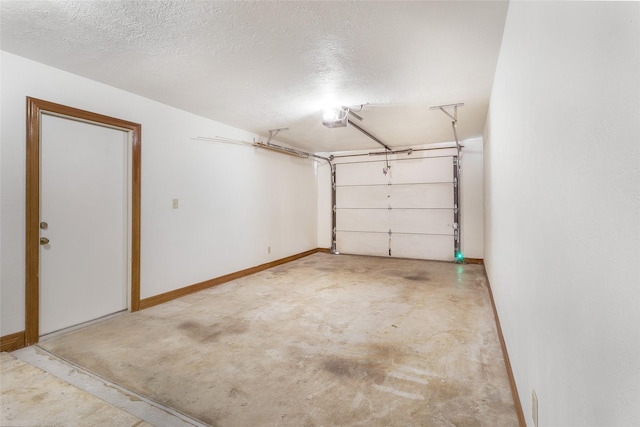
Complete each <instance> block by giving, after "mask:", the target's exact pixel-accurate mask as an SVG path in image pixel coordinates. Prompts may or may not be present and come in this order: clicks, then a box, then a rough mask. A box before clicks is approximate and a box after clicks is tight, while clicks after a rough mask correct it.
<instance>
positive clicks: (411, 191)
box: [389, 183, 453, 208]
mask: <svg viewBox="0 0 640 427" xmlns="http://www.w3.org/2000/svg"><path fill="white" fill-rule="evenodd" d="M389 188H390V190H391V197H389V203H390V204H391V206H392V207H394V208H453V184H449V183H446V184H400V185H391V186H390V187H389Z"/></svg>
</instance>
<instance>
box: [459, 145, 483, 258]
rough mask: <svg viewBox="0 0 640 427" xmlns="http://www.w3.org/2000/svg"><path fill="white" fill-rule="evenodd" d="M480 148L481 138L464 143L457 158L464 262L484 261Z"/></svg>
mask: <svg viewBox="0 0 640 427" xmlns="http://www.w3.org/2000/svg"><path fill="white" fill-rule="evenodd" d="M482 144H483V141H482V139H481V138H478V139H469V140H466V141H464V142H463V145H464V148H463V149H462V155H461V156H460V158H461V163H460V169H461V170H460V204H461V207H462V209H461V211H460V212H461V215H462V218H461V223H462V242H461V245H462V253H463V254H464V256H465V257H466V258H484V236H483V226H484V224H483V212H482V208H483V203H482V201H483V197H482V193H483V188H482V187H483V181H484V176H483V175H484V174H483V160H482Z"/></svg>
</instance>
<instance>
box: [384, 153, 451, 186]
mask: <svg viewBox="0 0 640 427" xmlns="http://www.w3.org/2000/svg"><path fill="white" fill-rule="evenodd" d="M390 163H391V162H390ZM379 174H380V175H382V173H380V172H379ZM452 181H453V163H452V160H451V157H436V158H431V159H429V158H422V159H411V160H398V161H395V162H393V163H391V182H392V183H393V184H407V183H425V182H452Z"/></svg>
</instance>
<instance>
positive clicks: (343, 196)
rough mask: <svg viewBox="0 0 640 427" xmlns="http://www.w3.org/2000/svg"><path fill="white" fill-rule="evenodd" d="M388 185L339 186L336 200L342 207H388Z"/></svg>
mask: <svg viewBox="0 0 640 427" xmlns="http://www.w3.org/2000/svg"><path fill="white" fill-rule="evenodd" d="M390 191H391V190H390V187H389V186H388V185H372V186H353V187H337V188H336V202H337V205H338V206H339V207H341V208H388V207H389V200H390V197H388V196H389V192H390Z"/></svg>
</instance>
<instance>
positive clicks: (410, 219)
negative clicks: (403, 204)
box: [387, 209, 453, 235]
mask: <svg viewBox="0 0 640 427" xmlns="http://www.w3.org/2000/svg"><path fill="white" fill-rule="evenodd" d="M388 224H389V226H388V227H387V230H388V229H391V231H392V232H394V233H418V234H451V235H453V211H452V210H451V209H393V210H391V211H390V212H389V222H388Z"/></svg>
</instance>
